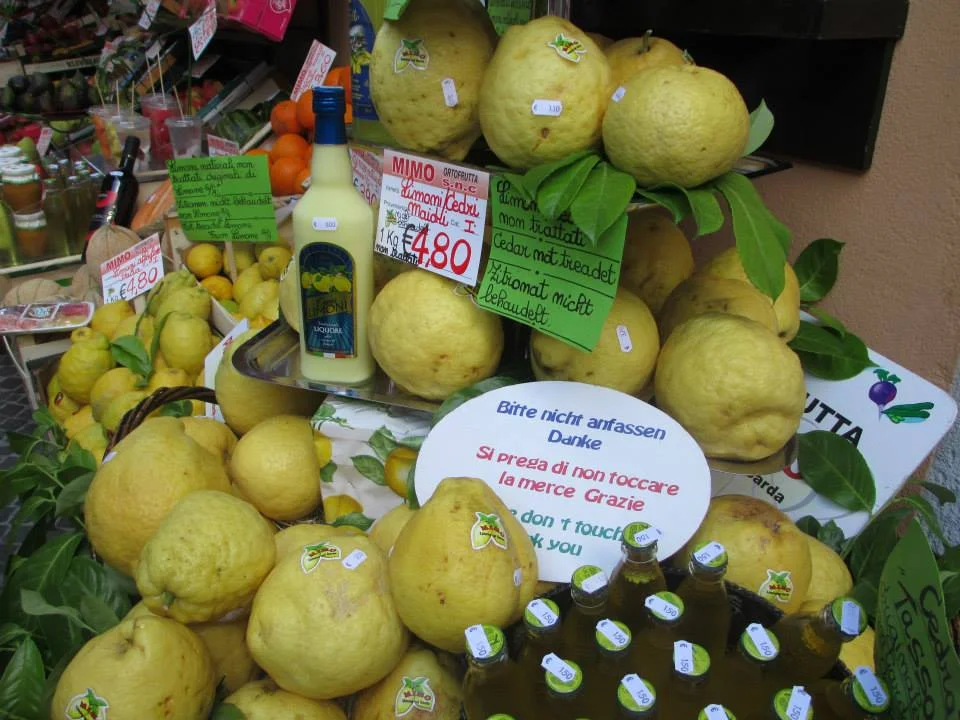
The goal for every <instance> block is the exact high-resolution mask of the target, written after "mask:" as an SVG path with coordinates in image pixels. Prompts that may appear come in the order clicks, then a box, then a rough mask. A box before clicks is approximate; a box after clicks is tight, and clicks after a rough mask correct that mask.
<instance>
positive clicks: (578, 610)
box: [464, 523, 889, 720]
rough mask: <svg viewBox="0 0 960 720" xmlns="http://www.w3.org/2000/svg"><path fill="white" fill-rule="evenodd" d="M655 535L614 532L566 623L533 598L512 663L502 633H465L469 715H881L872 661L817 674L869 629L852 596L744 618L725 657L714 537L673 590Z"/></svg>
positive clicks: (725, 719)
mask: <svg viewBox="0 0 960 720" xmlns="http://www.w3.org/2000/svg"><path fill="white" fill-rule="evenodd" d="M658 537H659V532H658V531H657V530H656V529H655V528H652V527H651V526H649V525H647V524H646V523H631V524H630V525H628V526H627V527H626V528H624V531H623V545H622V546H623V551H624V556H623V558H622V559H621V561H620V563H619V564H618V565H617V567H616V568H615V570H614V572H613V575H612V577H611V578H610V579H609V581H608V579H607V576H606V574H605V573H604V572H603V570H601V569H600V568H598V567H595V566H590V565H587V566H583V567H580V568H577V570H576V571H575V572H574V573H573V577H572V582H571V586H570V596H571V605H570V610H569V611H568V612H567V613H566V615H565V616H564V617H562V618H561V613H560V609H559V607H558V605H557V604H556V603H555V602H553V601H552V600H550V599H547V598H538V599H535V600H533V601H532V602H531V603H530V604H529V605H528V606H527V608H526V611H525V612H524V616H523V623H524V628H523V630H524V637H523V642H522V644H521V648H520V651H519V653H517V654H516V656H515V657H514V658H510V657H509V655H508V653H507V647H506V641H505V638H504V635H503V632H502V631H501V630H500V629H499V628H496V627H493V626H489V625H474V626H472V627H470V628H468V629H467V631H466V641H467V643H466V644H467V660H468V670H467V674H466V677H465V679H464V707H465V710H466V714H467V717H468V719H469V720H487V719H488V718H492V717H498V718H500V720H505V719H512V720H608V719H609V720H612V719H614V718H659V719H660V720H699V719H702V720H734V719H735V718H739V720H769V719H770V718H778V719H781V720H812V719H813V718H814V717H816V720H848V719H851V720H852V719H856V720H864V719H865V718H876V717H882V716H883V714H884V713H885V712H886V709H887V707H888V705H889V699H888V697H889V696H888V693H887V690H886V688H885V686H884V685H883V682H882V681H881V680H879V679H878V678H876V677H875V676H874V674H873V673H872V671H870V669H869V668H865V667H861V668H857V669H856V670H855V672H854V675H853V676H852V677H851V678H850V679H848V680H847V681H845V682H843V683H839V682H836V681H833V680H827V679H824V676H825V675H827V674H828V673H829V672H830V671H831V670H832V668H833V667H834V665H835V664H836V662H837V659H838V657H839V655H840V650H841V648H842V646H843V643H845V642H848V641H850V640H852V639H854V638H856V637H857V636H859V635H860V633H862V632H863V630H864V629H865V628H866V615H865V613H864V612H863V610H862V608H861V607H860V605H859V604H858V603H857V602H856V601H855V600H853V599H850V598H838V599H836V600H834V601H833V602H831V603H828V604H827V605H826V606H825V607H823V608H822V609H821V610H820V611H818V612H815V613H807V614H802V613H801V614H797V615H791V616H787V617H784V618H783V619H781V620H780V621H779V622H777V623H776V624H774V625H773V626H772V627H770V628H766V627H764V626H763V625H761V624H759V623H753V624H751V625H749V626H748V627H747V628H746V630H745V631H744V632H743V633H742V634H741V635H740V637H739V639H738V642H737V643H736V645H735V647H733V648H732V649H730V650H729V651H728V650H727V636H728V633H729V629H730V621H731V607H730V603H729V599H728V597H727V592H726V586H725V584H724V575H725V573H726V567H727V554H726V551H725V549H724V548H723V546H721V545H720V544H719V543H716V542H707V543H703V544H701V545H700V546H698V547H696V548H695V549H694V552H693V555H692V558H691V561H690V565H689V575H688V576H687V577H685V578H684V579H683V580H682V582H681V583H680V585H679V587H678V588H677V590H676V592H675V593H673V592H669V591H667V589H666V580H665V578H664V576H663V572H662V570H661V568H660V565H659V563H658V562H657V559H656V552H657V539H658Z"/></svg>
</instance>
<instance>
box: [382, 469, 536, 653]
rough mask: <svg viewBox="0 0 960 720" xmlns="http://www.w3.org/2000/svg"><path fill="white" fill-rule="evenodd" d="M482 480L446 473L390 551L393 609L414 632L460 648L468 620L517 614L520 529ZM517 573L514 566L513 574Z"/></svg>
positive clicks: (523, 538)
mask: <svg viewBox="0 0 960 720" xmlns="http://www.w3.org/2000/svg"><path fill="white" fill-rule="evenodd" d="M508 515H511V513H510V511H509V510H508V509H507V508H506V506H505V505H503V503H502V502H500V500H499V498H497V496H496V495H495V494H494V493H493V491H492V490H491V489H490V488H489V487H488V486H487V485H486V483H484V482H483V481H482V480H477V479H474V478H446V479H444V480H442V481H441V482H440V484H439V485H438V486H437V489H436V490H435V491H434V493H433V495H432V496H431V497H430V499H429V500H428V501H427V502H426V503H424V505H423V507H421V508H420V509H419V510H418V511H417V512H416V513H415V514H414V515H413V517H411V518H410V519H409V520H408V521H407V524H406V525H405V526H404V528H403V530H402V531H401V532H400V535H399V536H398V537H397V539H396V542H395V543H394V545H393V552H392V553H391V554H390V561H389V566H390V587H391V589H392V591H393V594H394V598H395V600H396V603H397V612H398V613H399V614H400V617H401V618H402V620H403V623H404V625H406V626H407V627H408V628H410V630H411V631H412V632H413V633H415V634H416V635H417V636H418V637H420V638H422V639H423V640H425V641H427V642H428V643H430V644H431V645H434V646H436V647H438V648H440V649H442V650H447V651H449V652H460V651H461V650H462V648H463V642H464V640H463V633H464V631H465V630H466V629H467V628H468V627H470V626H471V625H475V624H477V623H487V624H490V625H496V626H497V627H505V626H507V625H508V624H509V623H510V622H511V621H512V619H513V618H515V617H517V616H518V615H519V613H518V608H520V603H521V600H522V596H521V592H520V587H519V585H520V582H519V581H520V580H521V578H520V577H519V576H517V575H516V571H517V569H518V568H520V566H521V564H522V562H523V559H522V558H521V555H520V553H519V552H518V546H519V545H520V544H522V543H526V544H530V538H529V536H528V535H527V534H526V533H523V532H521V533H519V534H516V533H514V532H511V528H510V527H509V526H508V525H507V516H508ZM521 572H522V571H521Z"/></svg>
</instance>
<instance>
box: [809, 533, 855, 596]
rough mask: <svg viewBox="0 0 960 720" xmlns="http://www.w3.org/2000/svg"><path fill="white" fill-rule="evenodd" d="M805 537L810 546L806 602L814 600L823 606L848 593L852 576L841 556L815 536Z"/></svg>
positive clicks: (851, 586)
mask: <svg viewBox="0 0 960 720" xmlns="http://www.w3.org/2000/svg"><path fill="white" fill-rule="evenodd" d="M806 537H807V544H808V545H809V546H810V585H809V587H808V588H807V592H806V602H807V603H815V602H816V603H819V607H823V606H824V605H826V604H827V603H828V602H830V601H832V600H834V599H835V598H838V597H840V596H841V595H849V594H850V591H851V590H853V576H852V575H850V569H849V568H848V567H847V564H846V563H845V562H844V561H843V558H842V557H840V556H839V555H837V553H835V552H834V551H833V550H831V549H830V548H829V547H827V546H826V545H824V544H823V543H822V542H820V541H819V540H817V539H816V538H815V537H811V536H810V535H807V536H806Z"/></svg>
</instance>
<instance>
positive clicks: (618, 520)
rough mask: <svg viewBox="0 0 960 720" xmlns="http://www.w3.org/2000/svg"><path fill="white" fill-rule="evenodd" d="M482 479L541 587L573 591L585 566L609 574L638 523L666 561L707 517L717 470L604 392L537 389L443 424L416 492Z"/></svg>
mask: <svg viewBox="0 0 960 720" xmlns="http://www.w3.org/2000/svg"><path fill="white" fill-rule="evenodd" d="M451 476H459V477H463V476H466V477H476V478H480V479H481V480H483V481H484V482H486V483H487V484H488V485H489V486H490V487H491V488H492V489H493V491H494V492H496V493H497V495H499V496H500V498H501V499H502V500H503V501H504V503H506V505H507V507H509V508H510V510H511V511H512V512H513V513H514V515H515V516H516V518H517V519H518V520H519V521H520V523H521V524H522V525H523V527H524V528H525V529H526V530H527V532H528V533H529V534H530V537H531V539H532V540H533V544H534V547H535V548H536V550H537V557H538V559H539V564H540V579H541V580H547V581H553V582H569V581H570V575H571V573H572V572H573V571H574V570H575V569H576V568H577V567H579V566H580V565H588V564H590V565H598V566H600V567H602V568H603V569H604V570H606V571H608V572H609V571H611V570H613V568H614V566H615V565H616V563H617V561H618V560H619V559H620V555H621V551H620V541H621V539H622V533H623V527H624V526H625V525H627V524H628V523H630V522H633V521H636V520H641V521H644V522H648V523H650V524H652V525H654V526H655V527H657V528H658V529H659V530H660V531H661V533H662V535H661V537H660V542H659V552H658V555H659V557H660V558H661V559H663V558H666V557H669V556H670V555H672V554H674V553H675V552H677V550H679V549H680V548H681V547H683V545H684V544H685V543H686V542H687V540H689V539H690V537H691V536H692V535H693V533H694V532H695V531H696V529H697V527H698V526H699V525H700V523H701V521H702V520H703V518H704V516H705V515H706V513H707V506H708V504H709V502H710V471H709V469H708V468H707V463H706V460H705V459H704V456H703V453H702V452H701V451H700V448H699V446H698V445H697V444H696V442H695V441H694V440H693V438H692V437H690V435H689V434H687V432H686V431H685V430H684V429H683V428H682V427H680V425H679V424H678V423H677V422H675V421H674V420H673V419H671V418H670V417H668V416H667V415H666V414H664V413H663V412H661V411H660V410H657V409H656V408H655V407H653V406H652V405H649V404H647V403H645V402H643V401H641V400H637V399H636V398H634V397H631V396H629V395H625V394H623V393H620V392H617V391H615V390H610V389H608V388H602V387H596V386H593V385H585V384H581V383H568V382H533V383H525V384H522V385H512V386H509V387H505V388H501V389H499V390H494V391H491V392H488V393H486V394H484V395H481V396H479V397H477V398H474V399H473V400H470V401H468V402H466V403H464V404H463V405H461V406H460V407H458V408H457V409H456V410H454V411H453V412H451V413H450V414H449V415H447V416H446V417H445V418H443V420H441V421H440V422H439V423H438V424H437V425H436V427H434V428H433V430H431V431H430V434H429V435H428V436H427V439H426V440H425V441H424V443H423V447H422V448H421V450H420V455H419V457H418V459H417V467H416V491H417V499H418V500H419V502H420V503H421V504H422V503H425V502H426V501H427V500H428V499H429V498H430V496H431V495H432V494H433V491H434V490H435V489H436V487H437V485H438V484H439V483H440V481H441V480H443V479H444V478H445V477H451Z"/></svg>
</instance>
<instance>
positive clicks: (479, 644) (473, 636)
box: [464, 625, 493, 660]
mask: <svg viewBox="0 0 960 720" xmlns="http://www.w3.org/2000/svg"><path fill="white" fill-rule="evenodd" d="M464 634H465V635H466V636H467V646H468V647H469V648H470V654H471V655H473V656H474V657H475V658H479V659H481V660H482V659H483V658H486V657H490V655H491V654H492V653H493V648H491V647H490V641H489V640H487V634H486V633H485V632H484V631H483V625H471V626H470V627H468V628H467V629H466V630H465V631H464Z"/></svg>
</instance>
